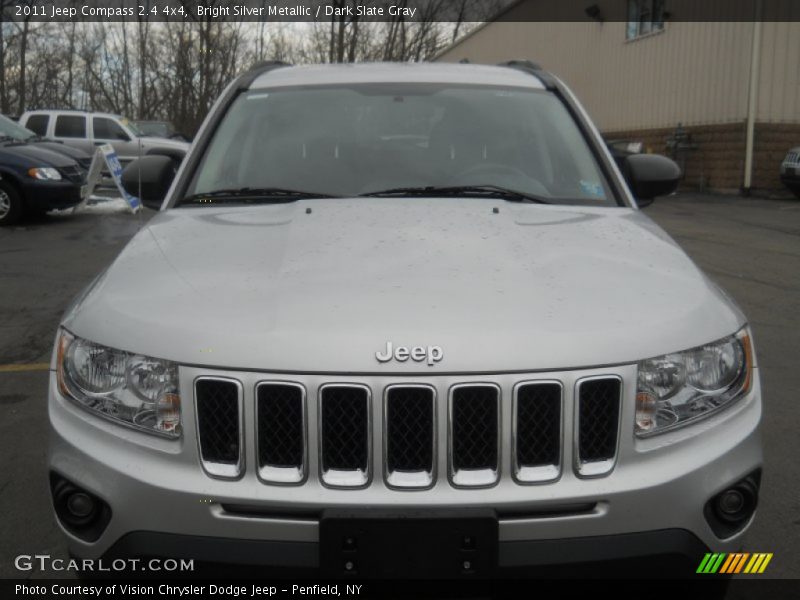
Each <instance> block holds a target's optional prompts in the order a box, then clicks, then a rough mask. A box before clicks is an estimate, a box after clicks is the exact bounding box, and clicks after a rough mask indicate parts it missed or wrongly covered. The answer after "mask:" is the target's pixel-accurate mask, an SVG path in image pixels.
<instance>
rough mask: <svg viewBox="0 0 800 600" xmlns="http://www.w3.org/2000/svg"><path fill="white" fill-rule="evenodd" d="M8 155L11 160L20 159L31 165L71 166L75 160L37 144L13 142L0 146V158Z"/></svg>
mask: <svg viewBox="0 0 800 600" xmlns="http://www.w3.org/2000/svg"><path fill="white" fill-rule="evenodd" d="M6 157H10V158H11V159H12V160H15V161H19V160H20V159H23V160H25V161H26V162H29V163H30V166H31V167H72V166H75V161H74V160H73V159H71V158H69V157H68V156H66V155H65V154H61V153H59V152H54V151H52V150H49V149H48V148H43V147H40V146H38V145H33V144H25V143H15V144H4V145H2V146H0V160H2V159H3V158H6Z"/></svg>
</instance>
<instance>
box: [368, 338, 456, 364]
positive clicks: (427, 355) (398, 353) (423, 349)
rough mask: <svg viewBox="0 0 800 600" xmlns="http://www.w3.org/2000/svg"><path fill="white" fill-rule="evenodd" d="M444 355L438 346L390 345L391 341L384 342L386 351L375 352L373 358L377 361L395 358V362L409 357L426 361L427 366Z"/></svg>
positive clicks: (418, 360) (416, 360)
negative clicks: (410, 346) (395, 346)
mask: <svg viewBox="0 0 800 600" xmlns="http://www.w3.org/2000/svg"><path fill="white" fill-rule="evenodd" d="M443 357H444V352H443V351H442V348H441V347H440V346H414V347H413V348H408V347H407V346H398V347H397V348H393V347H392V342H386V352H384V353H381V352H376V353H375V358H377V359H378V362H382V363H385V362H389V361H390V360H392V359H395V360H396V361H397V362H406V361H407V360H408V359H409V358H410V359H411V360H413V361H415V362H422V361H426V362H427V363H428V366H429V367H432V366H433V365H435V364H436V363H438V362H439V361H440V360H442V358H443Z"/></svg>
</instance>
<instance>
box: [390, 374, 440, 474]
mask: <svg viewBox="0 0 800 600" xmlns="http://www.w3.org/2000/svg"><path fill="white" fill-rule="evenodd" d="M384 402H385V405H384V419H385V421H384V444H385V447H384V452H385V469H386V482H387V483H388V484H389V486H390V487H399V488H426V487H430V486H431V485H432V484H433V478H434V468H435V467H434V465H435V463H434V456H435V453H434V444H435V443H436V442H435V440H436V427H435V418H434V415H435V408H436V391H435V390H434V388H432V387H430V386H426V385H392V386H389V387H388V388H386V392H385V398H384Z"/></svg>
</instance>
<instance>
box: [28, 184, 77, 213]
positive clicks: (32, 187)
mask: <svg viewBox="0 0 800 600" xmlns="http://www.w3.org/2000/svg"><path fill="white" fill-rule="evenodd" d="M23 192H24V194H25V201H26V204H27V205H28V206H29V207H30V208H32V209H33V210H37V211H48V210H55V209H63V208H71V207H73V206H75V205H76V204H79V203H80V201H81V193H80V192H81V188H80V186H79V185H78V184H77V183H73V182H71V181H64V180H62V181H36V180H30V181H27V182H25V184H24V187H23Z"/></svg>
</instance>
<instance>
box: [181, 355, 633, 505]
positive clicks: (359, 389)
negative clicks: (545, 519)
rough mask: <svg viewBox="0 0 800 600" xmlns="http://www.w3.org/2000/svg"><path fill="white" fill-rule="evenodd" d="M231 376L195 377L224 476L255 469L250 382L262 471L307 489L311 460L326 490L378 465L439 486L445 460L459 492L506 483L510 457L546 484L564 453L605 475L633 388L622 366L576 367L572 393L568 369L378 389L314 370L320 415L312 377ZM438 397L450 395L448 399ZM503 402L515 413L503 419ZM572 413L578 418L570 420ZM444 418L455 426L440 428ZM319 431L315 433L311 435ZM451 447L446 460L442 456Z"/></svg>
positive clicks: (588, 472) (410, 481) (204, 437)
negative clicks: (377, 399)
mask: <svg viewBox="0 0 800 600" xmlns="http://www.w3.org/2000/svg"><path fill="white" fill-rule="evenodd" d="M624 370H625V372H626V373H627V372H629V369H627V368H625V369H624ZM225 375H226V374H225V373H219V374H218V375H217V374H215V373H213V374H209V375H205V374H203V373H202V372H201V373H197V375H196V377H195V379H194V380H193V387H194V409H195V411H194V412H195V417H196V418H195V421H196V423H195V426H196V434H197V449H198V454H199V459H200V463H201V464H202V467H203V470H204V471H205V472H206V473H207V474H208V475H209V476H211V477H214V478H221V479H238V478H239V477H241V476H242V475H243V474H244V472H245V441H244V431H245V427H244V421H245V412H244V404H243V403H244V391H243V390H244V387H243V383H242V382H244V386H246V387H247V389H248V390H249V392H248V398H250V397H251V396H250V394H253V395H252V398H253V403H252V404H250V401H249V400H248V405H247V406H248V410H249V411H252V412H249V413H248V414H249V415H250V416H248V417H247V418H248V419H249V418H251V417H252V418H253V420H254V423H253V424H252V425H251V426H250V427H248V431H249V434H248V435H249V436H252V438H253V439H252V440H250V441H249V442H248V443H250V444H251V446H250V449H249V450H248V452H249V453H251V456H254V457H255V461H254V462H255V463H256V468H255V469H254V472H253V473H252V476H253V478H255V477H256V476H257V477H258V479H259V480H260V481H261V482H262V483H264V484H268V485H286V484H289V485H301V484H303V483H305V482H306V480H307V479H308V477H309V467H312V468H313V470H314V471H313V472H314V473H318V474H319V480H320V482H321V483H322V484H323V485H324V486H326V487H332V488H351V489H353V488H362V487H366V486H368V485H370V483H371V481H372V470H373V468H377V469H379V470H382V471H383V476H384V477H383V478H384V484H385V486H386V487H388V488H392V489H398V490H402V489H409V490H411V489H417V490H421V489H428V488H431V487H433V486H434V485H435V484H436V480H437V473H436V471H437V464H439V463H440V462H441V466H442V468H444V467H445V466H446V467H447V469H446V470H447V474H448V479H449V482H450V484H451V485H452V486H453V487H457V488H485V487H490V486H493V485H495V484H497V483H498V482H499V481H500V471H501V466H500V465H501V464H503V465H505V467H503V468H508V467H510V469H509V471H510V472H509V479H511V480H513V482H515V483H517V484H521V485H524V484H546V483H552V482H554V481H557V480H558V479H560V477H561V476H562V474H563V472H564V462H565V460H566V461H568V462H572V464H573V469H574V473H575V474H576V475H577V476H578V477H581V478H587V477H603V476H606V475H608V474H609V473H611V471H612V470H613V469H614V466H615V464H616V461H617V454H618V445H619V443H620V431H619V428H620V421H621V419H620V415H621V411H622V392H623V385H622V377H620V376H619V375H618V374H616V373H613V372H609V373H604V374H597V375H595V374H591V375H588V376H585V377H580V376H579V375H578V376H577V377H576V376H575V375H572V374H571V373H569V372H567V373H565V374H564V375H563V381H570V387H571V388H572V385H573V384H572V382H574V388H573V389H572V392H573V393H572V394H566V395H565V393H564V387H563V386H564V383H563V381H562V374H561V373H553V374H552V375H553V376H555V377H556V378H554V379H529V380H526V379H521V380H518V379H517V378H511V377H510V376H508V375H502V374H501V375H498V376H497V379H496V381H497V382H496V383H495V382H493V381H491V380H490V381H480V380H479V381H465V382H458V379H456V380H455V382H453V381H452V379H451V378H449V377H446V376H445V377H442V378H441V379H440V378H438V377H437V378H435V379H434V380H431V383H424V382H420V383H404V382H401V381H402V380H401V379H399V380H398V379H396V380H395V381H394V382H393V381H391V380H390V381H387V382H386V383H385V384H383V385H375V386H370V385H367V383H372V382H371V381H370V379H366V380H365V382H364V383H360V382H359V383H345V382H342V381H337V380H336V378H331V379H334V381H330V382H325V381H324V380H323V381H322V382H319V383H317V382H316V381H314V378H313V377H311V378H309V381H310V383H309V385H310V386H311V391H312V392H313V394H314V397H315V398H316V402H315V404H316V407H314V406H313V405H312V407H311V417H312V419H311V420H309V414H308V412H307V408H308V405H307V402H308V400H307V398H306V387H305V385H304V383H300V382H301V381H303V382H306V379H305V378H300V379H298V380H297V381H280V380H262V379H256V377H257V376H258V375H257V374H255V373H254V374H250V375H247V374H245V375H235V374H233V375H235V378H234V377H226V376H225ZM625 377H626V378H627V377H628V375H627V374H625ZM633 377H635V374H634V375H633ZM345 381H346V380H345ZM376 383H377V382H376ZM501 385H502V388H501ZM445 390H446V392H447V393H446V394H445ZM501 390H502V391H501ZM373 391H374V393H375V394H379V393H380V394H381V395H382V396H381V397H382V400H383V402H382V406H381V404H376V405H375V408H374V410H378V411H379V412H380V413H381V417H382V419H381V421H380V424H381V427H375V428H374V429H373V425H372V421H373V403H372V394H373ZM439 394H441V395H442V397H443V400H445V398H446V401H445V402H444V404H443V405H442V404H440V403H439V401H438V396H439ZM506 394H507V395H508V397H507V398H504V396H506ZM567 400H569V402H568V403H567ZM437 405H438V408H437ZM504 405H505V406H508V407H509V413H510V414H509V415H507V416H506V417H505V419H502V418H501V417H502V414H503V411H502V406H504ZM565 415H567V416H569V417H570V423H569V424H567V425H566V426H565V418H564V417H565ZM440 416H441V418H442V419H445V422H443V423H440V424H438V423H437V421H438V419H439V418H440ZM507 427H508V428H509V432H508V433H505V430H506V428H507ZM309 431H314V432H315V435H316V437H315V438H314V439H312V440H311V442H309V438H308V433H309ZM568 432H570V435H571V437H570V439H571V440H572V452H571V453H570V452H569V449H566V450H567V454H566V458H565V447H564V435H565V434H566V433H568ZM441 436H444V438H443V439H442V440H441V441H439V442H437V438H440V437H441ZM505 440H508V442H507V445H504V444H505V443H506V442H505ZM373 441H374V442H375V443H379V444H380V447H381V448H382V454H381V455H380V456H379V457H373V451H372V450H373V449H372V444H373ZM309 448H312V449H313V451H314V455H313V456H312V457H311V461H309V456H308V453H309ZM509 450H510V453H509V452H508V451H509ZM445 451H446V452H447V454H446V458H445V457H444V456H442V457H441V458H439V459H437V454H438V453H439V452H441V453H444V452H445ZM381 459H382V460H381ZM381 466H382V469H381Z"/></svg>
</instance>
